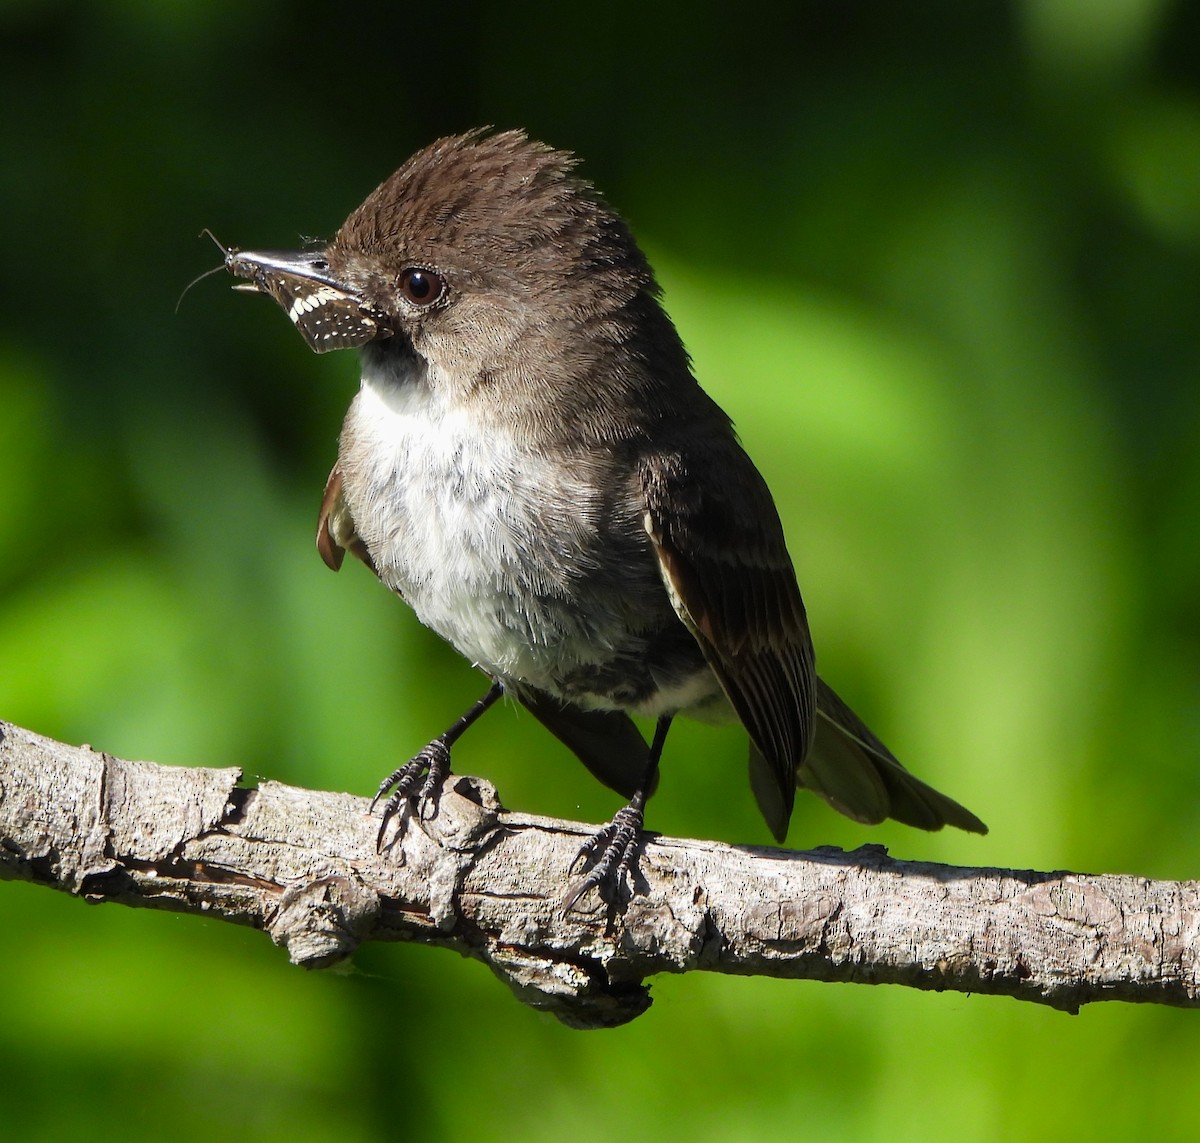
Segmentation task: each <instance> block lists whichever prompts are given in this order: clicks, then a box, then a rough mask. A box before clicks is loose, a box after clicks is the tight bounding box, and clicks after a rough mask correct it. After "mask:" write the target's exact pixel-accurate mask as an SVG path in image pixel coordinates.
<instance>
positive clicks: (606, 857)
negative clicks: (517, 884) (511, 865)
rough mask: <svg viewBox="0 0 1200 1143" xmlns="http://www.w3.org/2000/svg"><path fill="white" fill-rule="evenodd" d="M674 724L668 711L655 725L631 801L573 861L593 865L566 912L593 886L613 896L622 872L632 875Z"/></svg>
mask: <svg viewBox="0 0 1200 1143" xmlns="http://www.w3.org/2000/svg"><path fill="white" fill-rule="evenodd" d="M670 727H671V715H669V714H664V715H663V716H662V717H661V718H660V719H659V720H658V725H657V726H655V728H654V740H653V741H652V742H651V743H650V754H649V756H648V758H647V760H646V772H645V773H644V774H643V775H642V781H641V783H640V784H639V786H638V788H637V790H636V791H635V793H634V795H633V797H632V798H631V799H630V800H629V804H628V805H627V806H622V807H621V809H619V810H618V811H617V813H616V815H615V816H614V817H613V820H612V821H611V822H609V823H608V825H606V826H605V827H604V828H603V829H602V830H600V832H599V833H597V834H595V835H594V836H593V837H591V838H589V839H588V841H587V842H585V843H584V846H583V848H582V849H581V850H580V851H579V853H578V855H577V856H576V858H575V860H574V861H573V862H571V869H570V872H571V873H574V872H576V871H577V870H580V869H582V868H583V867H584V866H586V865H590V866H591V868H590V869H589V870H588V872H587V876H585V877H584V878H582V880H580V881H578V882H576V884H575V885H573V886H572V887H571V888H570V889H569V890H567V895H566V896H565V897H564V898H563V903H562V905H563V911H564V912H569V911H570V910H571V909H573V908H574V907H575V905H576V903H577V902H578V901H579V899H580V898H581V897H582V896H583V895H584V894H585V893H586V892H587V891H588V890H589V889H596V888H599V889H600V896H601V897H602V898H604V899H605V900H609V899H610V897H611V896H612V895H613V892H614V891H615V889H616V887H617V884H618V882H619V881H620V878H621V876H622V875H625V876H626V877H628V876H629V874H630V873H631V872H632V869H633V858H634V851H635V850H636V848H637V841H638V835H639V834H640V833H641V832H642V828H643V826H644V825H645V811H646V799H647V798H648V797H649V796H650V791H651V790H652V789H653V788H654V777H655V775H656V774H657V773H658V760H659V758H661V757H662V751H663V744H664V743H665V742H666V741H667V731H668V730H669V729H670ZM610 903H611V902H610Z"/></svg>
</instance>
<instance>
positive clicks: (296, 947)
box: [0, 722, 1200, 1028]
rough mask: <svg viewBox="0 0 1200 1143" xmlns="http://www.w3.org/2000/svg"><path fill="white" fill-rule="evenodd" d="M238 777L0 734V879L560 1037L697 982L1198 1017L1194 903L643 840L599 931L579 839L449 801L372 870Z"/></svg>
mask: <svg viewBox="0 0 1200 1143" xmlns="http://www.w3.org/2000/svg"><path fill="white" fill-rule="evenodd" d="M240 776H241V775H240V771H238V770H237V769H236V768H226V769H219V770H213V769H201V768H195V769H183V768H178V767H169V766H160V765H156V764H154V763H150V762H129V761H125V760H123V759H119V758H114V757H112V756H111V755H108V754H104V753H101V752H98V751H95V750H92V749H90V748H89V747H72V746H66V745H63V744H62V743H58V742H54V741H52V740H50V739H47V738H42V737H39V736H38V735H35V734H32V733H31V732H29V731H26V730H22V729H20V728H19V727H15V726H12V725H11V724H8V723H3V722H0V879H18V880H24V881H32V882H36V883H39V884H43V885H47V886H49V887H52V888H56V889H61V890H63V891H64V892H68V893H72V894H75V895H76V896H80V897H83V898H84V899H85V900H88V901H92V902H102V901H108V902H117V903H120V904H124V905H135V906H141V907H150V908H162V909H173V910H176V911H179V912H186V913H201V914H205V915H207V916H217V917H220V918H222V919H224V920H228V921H235V922H238V923H241V924H248V925H252V926H254V927H255V928H259V929H262V930H264V931H265V932H267V933H268V934H269V935H270V937H271V939H272V940H273V941H274V942H275V943H276V944H278V945H281V946H283V947H284V948H286V949H287V951H288V955H289V956H290V958H291V960H292V961H293V962H294V963H295V964H299V965H304V966H306V967H309V968H320V967H324V966H327V965H330V964H334V963H336V962H337V961H339V960H342V959H344V958H345V957H347V956H349V955H351V954H352V953H353V952H354V950H355V949H356V948H357V947H358V945H359V944H360V943H361V942H363V941H366V940H411V941H423V942H425V943H428V944H436V945H441V946H444V947H447V948H453V949H455V950H457V951H458V952H460V953H462V954H464V955H467V956H471V957H474V958H476V959H478V960H481V961H483V962H484V963H485V964H487V965H488V966H489V967H490V968H491V969H492V970H493V971H494V972H495V973H496V975H497V976H499V977H500V978H501V979H502V980H504V981H505V983H507V984H508V985H509V987H510V988H511V989H512V990H513V992H514V993H515V994H516V996H517V997H518V998H519V999H520V1000H522V1001H523V1002H524V1003H526V1004H529V1005H532V1006H533V1007H535V1008H540V1009H543V1010H546V1011H550V1012H553V1013H554V1014H555V1015H556V1016H557V1017H559V1019H561V1020H563V1021H564V1022H566V1023H568V1024H570V1025H573V1026H575V1027H581V1028H583V1027H586V1028H594V1027H610V1026H614V1025H617V1024H622V1023H625V1022H626V1021H628V1020H631V1019H633V1018H634V1017H636V1016H638V1015H640V1014H641V1013H642V1012H644V1011H645V1010H646V1008H647V1007H649V1004H650V996H649V988H648V986H647V984H646V979H647V978H648V977H650V976H653V975H654V974H655V973H660V972H689V971H693V970H705V971H710V972H727V973H737V974H741V975H762V976H777V977H792V978H803V979H811V980H839V981H848V982H855V983H862V984H904V985H908V986H909V987H913V988H921V989H928V990H934V991H941V990H952V991H959V992H981V993H991V994H997V995H1004V996H1012V997H1015V998H1017V999H1020V1000H1030V1001H1036V1002H1039V1003H1043V1004H1049V1005H1051V1006H1052V1007H1055V1008H1060V1009H1063V1010H1065V1011H1071V1012H1074V1011H1077V1010H1078V1009H1079V1007H1080V1006H1081V1005H1083V1004H1086V1003H1090V1002H1092V1001H1096V1000H1125V1001H1142V1002H1150V1003H1159V1004H1170V1005H1176V1006H1179V1007H1196V1006H1197V1005H1198V1004H1200V1000H1198V995H1200V987H1198V985H1200V970H1198V967H1197V961H1198V956H1200V931H1198V930H1200V883H1197V882H1194V881H1187V882H1169V881H1150V880H1148V879H1146V878H1141V877H1129V876H1112V875H1100V876H1095V875H1082V874H1073V873H1063V872H1056V873H1037V872H1033V871H1029V870H1006V869H985V868H955V867H952V866H946V865H935V864H928V863H922V862H912V861H896V860H894V859H892V858H890V857H889V856H888V855H887V852H886V851H885V850H884V849H883V848H882V847H881V846H864V847H862V848H861V849H857V850H854V851H853V852H849V853H847V852H844V851H842V850H840V849H833V848H828V849H818V850H812V851H809V852H794V851H789V850H781V849H767V848H753V847H746V846H729V845H724V844H720V843H715V842H702V841H683V840H678V839H675V838H665V837H655V836H652V835H647V837H646V839H645V842H644V843H643V847H642V851H641V854H640V861H639V880H638V884H637V885H636V886H635V888H636V892H635V893H634V894H633V896H632V897H631V898H629V899H628V900H627V901H623V902H622V903H621V904H622V910H621V911H620V912H619V913H617V912H614V911H613V910H610V909H609V908H607V907H606V906H605V905H604V904H603V903H602V902H600V901H599V900H598V899H597V898H596V895H595V894H594V893H593V894H589V895H588V896H587V897H585V898H584V900H583V901H582V902H581V903H580V907H577V909H576V910H573V911H571V912H570V913H564V911H563V909H562V907H561V904H560V902H561V901H562V898H563V896H564V895H565V893H566V891H567V889H568V874H567V870H568V868H569V866H570V864H571V861H572V860H573V859H574V857H575V854H576V853H577V852H578V850H579V847H580V845H581V844H582V843H583V841H584V840H585V839H586V838H587V837H588V836H590V834H591V833H592V832H593V829H594V827H591V826H587V825H583V824H581V823H577V822H569V821H558V820H555V819H551V818H542V817H533V816H530V815H526V814H515V813H509V812H508V811H506V810H505V809H504V808H503V807H502V806H501V805H500V803H499V801H498V800H497V798H496V794H495V791H494V790H493V789H492V788H491V786H489V785H488V784H487V783H486V782H483V781H481V780H480V779H478V778H469V777H458V776H455V777H452V778H451V780H450V782H448V783H447V785H446V788H445V790H444V792H443V795H442V798H441V802H440V806H439V810H438V812H437V814H436V816H435V817H433V818H432V819H430V820H422V819H419V818H417V817H414V816H411V815H410V816H409V817H408V818H407V819H406V820H405V822H404V825H403V828H400V829H398V830H397V831H396V834H395V835H394V840H392V841H391V842H389V844H388V845H387V846H386V847H385V849H384V851H383V852H382V853H378V852H376V831H377V828H378V819H377V818H373V817H371V816H369V815H368V813H367V806H368V803H367V801H366V799H364V798H359V797H354V796H352V795H349V794H334V793H325V792H320V791H313V790H303V789H298V788H296V787H293V786H286V785H283V784H282V783H279V782H264V783H263V784H262V785H261V786H259V787H257V788H246V787H243V786H241V785H239V784H238V783H239V780H240Z"/></svg>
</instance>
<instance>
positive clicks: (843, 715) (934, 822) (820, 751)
mask: <svg viewBox="0 0 1200 1143" xmlns="http://www.w3.org/2000/svg"><path fill="white" fill-rule="evenodd" d="M751 771H752V773H753V765H752V766H751ZM797 781H798V783H799V784H800V785H802V786H805V787H807V788H808V789H810V790H812V791H813V792H814V793H817V794H820V795H821V797H823V798H824V799H825V800H826V801H827V802H829V804H830V805H831V806H833V807H834V809H836V810H839V811H841V812H842V813H843V814H845V815H846V816H847V817H851V818H854V819H855V820H856V821H861V822H866V823H868V824H872V825H873V824H876V823H878V822H881V821H883V820H884V819H885V818H894V819H895V820H896V821H899V822H903V823H904V824H905V825H911V826H915V827H916V828H917V829H927V830H938V829H941V828H942V827H943V826H947V825H952V826H956V827H957V828H959V829H962V830H967V831H969V832H970V833H987V826H986V825H984V824H983V822H982V821H980V820H979V818H977V817H976V816H975V815H974V814H973V813H971V811H970V810H968V809H966V808H965V807H964V806H961V805H959V803H958V802H956V801H955V800H954V799H953V798H949V797H947V796H946V795H945V794H942V793H940V792H939V791H937V790H935V789H934V788H933V787H932V786H930V785H928V784H927V783H925V782H922V781H921V779H920V778H917V777H915V776H914V775H912V774H910V773H909V772H908V771H907V770H906V769H905V768H904V767H903V766H902V765H901V764H900V763H899V762H898V761H897V760H896V758H895V756H894V755H893V754H892V752H891V751H890V750H889V749H888V748H887V747H886V746H884V744H883V743H882V742H880V741H879V739H878V738H876V737H875V735H874V734H872V733H871V731H870V730H869V729H868V727H867V726H866V724H865V723H864V722H863V721H862V719H860V718H859V717H858V715H856V714H855V713H854V711H852V710H851V709H850V708H849V707H848V706H847V705H846V704H845V703H844V702H843V701H842V700H841V698H839V697H838V695H837V694H836V693H835V692H834V690H833V688H832V687H830V686H829V685H828V684H827V683H826V682H825V681H824V680H823V679H818V680H817V731H816V736H815V738H814V741H813V746H812V750H811V751H810V752H809V755H808V757H807V758H806V759H805V761H804V763H803V764H802V765H801V767H800V770H799V772H798V774H797ZM760 804H761V799H760ZM768 824H769V825H771V826H772V830H773V831H775V829H776V825H777V824H778V823H774V824H773V823H771V821H770V819H769V818H768ZM784 828H785V829H786V826H785V827H784ZM776 836H778V833H777V832H776Z"/></svg>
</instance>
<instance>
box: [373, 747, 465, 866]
mask: <svg viewBox="0 0 1200 1143" xmlns="http://www.w3.org/2000/svg"><path fill="white" fill-rule="evenodd" d="M449 776H450V747H449V745H448V744H447V743H446V741H445V738H444V737H442V738H435V739H434V740H433V741H432V742H431V743H430V744H429V745H428V746H424V747H422V748H421V749H420V750H418V751H417V752H416V754H414V755H413V756H412V758H410V759H409V760H408V761H407V762H405V763H404V765H403V766H401V767H399V768H398V769H396V770H394V771H393V772H392V773H391V774H389V775H388V776H387V777H386V778H385V779H384V780H383V782H381V783H380V786H379V791H378V793H376V795H375V797H373V798H372V799H371V811H370V812H371V813H374V812H375V807H376V806H377V805H379V802H380V800H381V799H382V798H385V797H386V798H387V802H386V803H385V804H384V807H383V819H382V820H381V821H380V823H379V833H378V835H377V837H376V839H375V845H376V848H377V849H378V850H379V851H380V852H382V851H383V848H384V835H385V834H386V833H387V827H388V823H389V822H390V821H391V820H392V818H394V817H395V816H396V815H397V814H398V813H399V812H400V810H401V809H402V808H403V806H404V805H405V803H406V802H407V803H408V804H409V805H410V806H411V807H412V808H413V809H415V810H416V812H417V816H418V817H419V818H421V819H422V820H425V821H428V820H429V819H430V818H434V817H436V816H437V811H438V799H439V797H440V796H441V792H442V785H443V783H444V782H445V781H446V779H447V778H448V777H449Z"/></svg>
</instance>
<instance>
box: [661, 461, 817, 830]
mask: <svg viewBox="0 0 1200 1143" xmlns="http://www.w3.org/2000/svg"><path fill="white" fill-rule="evenodd" d="M641 480H642V492H643V496H644V502H645V517H644V521H645V527H646V531H647V533H648V534H649V536H650V539H651V542H652V546H653V550H654V553H655V555H656V556H657V558H658V563H659V568H660V570H661V572H662V577H663V582H664V583H665V584H666V587H667V591H668V593H669V594H670V596H671V602H672V604H673V605H674V607H675V611H676V612H677V614H678V615H679V617H680V619H682V620H683V622H684V623H685V624H686V625H687V627H688V628H689V629H690V630H691V632H692V634H693V635H694V636H695V637H696V641H697V642H698V643H699V644H700V648H701V650H702V651H703V653H704V657H705V659H706V660H707V662H708V664H709V666H710V667H711V668H712V670H713V673H714V674H715V675H716V676H717V679H718V681H719V682H720V684H721V687H722V688H723V690H724V691H725V693H726V695H727V696H728V698H729V701H730V703H731V704H732V706H733V708H734V710H735V711H736V712H737V714H738V717H739V718H740V719H741V720H742V722H743V724H744V725H745V727H746V730H747V731H748V732H749V735H750V741H751V785H752V786H753V788H754V793H755V797H756V798H757V799H758V803H759V807H760V809H761V810H762V812H763V816H764V817H765V818H766V820H767V824H768V825H769V826H770V827H771V830H772V832H773V833H774V834H775V836H776V837H777V838H779V839H780V840H782V839H783V836H784V835H785V834H786V832H787V824H788V820H789V818H790V817H791V811H792V803H793V801H794V799H795V792H796V773H797V770H798V768H799V766H800V765H801V763H802V762H803V760H804V758H805V757H806V756H807V754H808V750H809V746H810V745H811V743H812V737H813V731H814V718H815V702H816V697H815V696H816V683H815V679H816V674H815V669H814V666H813V649H812V640H811V638H810V636H809V632H808V620H807V618H806V616H805V612H804V603H803V601H802V600H801V598H800V589H799V587H798V586H797V585H796V574H795V572H794V571H793V569H792V561H791V558H790V557H789V555H788V552H787V547H786V545H785V543H784V538H783V527H782V525H781V524H780V522H779V515H778V513H777V512H776V510H775V504H774V502H773V501H772V499H771V494H770V492H769V491H768V489H767V486H766V483H765V482H764V481H763V479H762V477H761V476H760V475H759V473H758V470H757V469H756V468H755V467H754V465H753V464H752V463H751V461H750V458H749V457H748V456H746V454H745V453H744V452H743V451H742V449H741V447H740V446H739V445H738V444H737V442H736V441H735V440H733V439H732V438H728V439H719V440H715V441H709V442H706V443H705V445H704V446H703V447H702V448H695V447H689V449H688V454H687V457H686V459H685V457H684V455H683V454H681V453H659V454H655V455H653V456H649V457H646V458H644V459H643V461H642V464H641Z"/></svg>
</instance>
